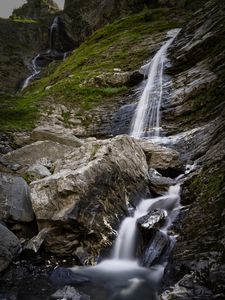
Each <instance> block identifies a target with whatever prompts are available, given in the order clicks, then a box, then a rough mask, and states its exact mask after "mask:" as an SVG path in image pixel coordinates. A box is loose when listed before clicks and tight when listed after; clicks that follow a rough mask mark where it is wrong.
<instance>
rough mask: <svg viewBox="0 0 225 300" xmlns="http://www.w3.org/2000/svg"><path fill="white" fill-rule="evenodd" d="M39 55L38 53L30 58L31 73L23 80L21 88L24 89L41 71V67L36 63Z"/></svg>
mask: <svg viewBox="0 0 225 300" xmlns="http://www.w3.org/2000/svg"><path fill="white" fill-rule="evenodd" d="M39 57H40V54H38V55H37V56H35V57H34V58H33V59H32V64H31V66H32V70H33V73H32V74H31V75H30V76H29V77H27V79H26V80H25V81H24V83H23V86H22V89H21V90H24V89H25V88H26V87H27V86H28V85H29V84H30V82H31V81H32V80H33V79H34V78H35V77H36V76H37V75H38V74H39V73H40V72H41V69H40V67H39V66H38V64H37V60H38V59H39Z"/></svg>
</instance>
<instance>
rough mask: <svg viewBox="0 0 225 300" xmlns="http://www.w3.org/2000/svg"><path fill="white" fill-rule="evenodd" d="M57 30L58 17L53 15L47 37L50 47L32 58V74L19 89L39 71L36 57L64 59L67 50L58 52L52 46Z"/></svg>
mask: <svg viewBox="0 0 225 300" xmlns="http://www.w3.org/2000/svg"><path fill="white" fill-rule="evenodd" d="M58 31H59V17H58V16H57V17H55V18H54V20H53V22H52V25H51V27H50V37H49V43H50V48H49V49H48V50H45V51H43V52H42V53H39V54H38V55H36V56H35V57H34V58H33V59H32V63H31V67H32V71H33V72H32V74H31V75H30V76H29V77H27V78H26V79H25V80H24V82H23V85H22V88H21V90H24V89H25V88H26V87H27V86H28V85H29V84H30V83H31V81H33V80H34V79H35V77H36V76H37V75H38V74H39V73H40V72H41V67H40V66H39V65H38V63H37V62H38V59H42V61H43V58H45V56H46V57H48V59H49V58H52V60H54V59H56V57H57V56H58V57H60V59H61V60H65V59H66V57H67V55H68V54H69V52H65V53H60V52H58V51H54V46H55V34H56V33H57V32H58Z"/></svg>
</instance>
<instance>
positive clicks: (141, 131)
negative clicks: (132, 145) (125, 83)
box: [130, 29, 180, 138]
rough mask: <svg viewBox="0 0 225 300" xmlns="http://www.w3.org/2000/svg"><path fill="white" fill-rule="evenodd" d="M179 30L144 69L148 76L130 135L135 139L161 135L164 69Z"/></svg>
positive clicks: (174, 31)
mask: <svg viewBox="0 0 225 300" xmlns="http://www.w3.org/2000/svg"><path fill="white" fill-rule="evenodd" d="M179 31H180V30H179V29H173V30H170V31H169V32H168V33H167V36H168V38H169V39H168V40H167V42H166V43H165V44H164V45H163V46H162V47H161V48H160V49H159V51H158V52H157V53H156V55H155V56H154V57H153V59H152V60H151V61H150V63H149V64H147V65H145V66H143V67H142V69H143V70H144V73H145V74H148V79H147V83H146V86H145V89H144V91H143V93H142V95H141V98H140V101H139V103H138V105H137V108H136V111H135V114H134V117H133V120H132V125H131V133H130V135H131V136H133V137H135V138H140V137H144V136H156V137H158V136H159V134H160V107H161V102H162V96H163V69H164V64H165V61H166V54H167V50H168V48H169V46H170V45H171V44H172V42H173V41H174V39H175V37H176V36H177V34H178V33H179Z"/></svg>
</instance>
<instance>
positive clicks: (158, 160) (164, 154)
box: [139, 141, 184, 178]
mask: <svg viewBox="0 0 225 300" xmlns="http://www.w3.org/2000/svg"><path fill="white" fill-rule="evenodd" d="M139 143H140V146H141V148H142V149H143V151H144V153H145V154H146V157H147V161H148V165H149V167H150V168H153V169H156V170H157V171H158V172H160V173H161V174H162V175H163V176H165V177H171V178H175V177H176V176H178V175H179V174H181V173H183V171H184V165H183V162H182V160H181V159H180V155H179V153H178V152H177V151H176V150H174V149H171V148H168V147H164V146H160V145H158V144H155V143H153V142H151V141H140V142H139Z"/></svg>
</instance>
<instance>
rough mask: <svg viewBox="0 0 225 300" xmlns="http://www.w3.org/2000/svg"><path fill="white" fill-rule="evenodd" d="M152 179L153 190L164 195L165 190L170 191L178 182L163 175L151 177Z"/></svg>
mask: <svg viewBox="0 0 225 300" xmlns="http://www.w3.org/2000/svg"><path fill="white" fill-rule="evenodd" d="M150 181H151V184H150V187H151V191H153V192H154V193H155V194H157V195H164V194H165V192H167V191H168V189H169V187H170V186H171V185H174V184H175V183H176V182H175V180H174V179H171V178H169V177H163V176H158V177H150Z"/></svg>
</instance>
